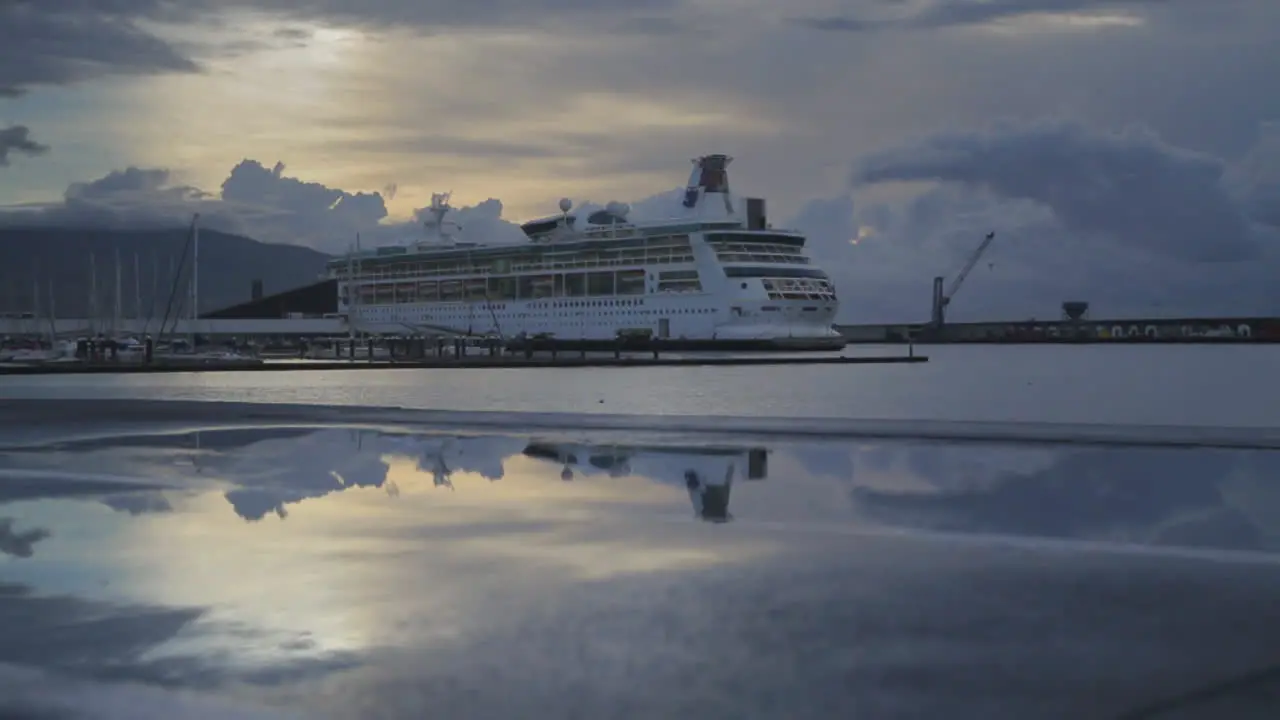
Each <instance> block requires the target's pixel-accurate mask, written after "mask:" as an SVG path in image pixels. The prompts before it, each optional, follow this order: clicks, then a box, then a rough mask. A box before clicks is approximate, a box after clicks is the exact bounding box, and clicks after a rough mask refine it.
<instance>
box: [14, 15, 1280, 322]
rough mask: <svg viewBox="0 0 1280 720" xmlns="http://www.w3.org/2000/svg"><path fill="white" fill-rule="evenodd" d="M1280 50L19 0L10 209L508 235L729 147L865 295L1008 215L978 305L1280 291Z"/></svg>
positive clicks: (286, 235)
mask: <svg viewBox="0 0 1280 720" xmlns="http://www.w3.org/2000/svg"><path fill="white" fill-rule="evenodd" d="M1277 77H1280V3H1274V2H1262V1H1258V0H1214V1H1213V2H1205V0H789V1H788V2H787V3H770V2H764V1H763V0H626V2H620V1H619V0H592V1H591V2H587V1H586V0H521V1H520V2H514V1H513V0H485V1H484V2H480V1H473V2H468V3H443V2H437V1H436V0H361V1H360V2H356V0H217V1H216V2H215V1H214V0H0V223H7V224H11V225H12V224H31V223H46V224H59V225H82V224H91V225H112V226H120V227H134V226H137V227H148V226H155V225H158V224H163V225H174V226H178V225H183V224H185V222H186V220H187V219H188V218H189V216H190V213H191V212H192V211H193V210H199V211H200V212H201V213H202V217H204V218H205V221H204V222H205V223H206V224H207V225H209V226H213V227H219V228H222V229H228V230H232V231H236V232H240V233H243V234H246V235H249V236H251V237H255V238H258V239H262V240H269V241H276V242H292V243H298V244H305V245H310V246H313V247H317V248H319V249H322V250H325V251H329V252H340V251H342V250H344V249H345V248H346V247H348V246H349V245H350V243H351V242H352V241H353V239H354V237H355V235H356V233H361V235H362V238H368V240H367V242H371V243H378V242H405V241H408V240H411V239H413V238H414V237H415V236H417V235H418V234H419V233H420V232H421V231H420V230H419V229H418V225H417V224H416V223H415V221H414V219H415V217H416V215H415V213H416V211H417V210H418V209H419V208H421V207H423V206H425V205H427V204H428V203H429V200H430V194H431V193H432V192H438V191H452V192H453V193H454V195H453V200H454V205H456V206H459V207H463V208H465V209H464V210H462V211H461V212H460V213H459V217H458V218H457V219H458V220H459V221H460V222H462V223H463V224H464V226H465V227H466V228H467V232H468V233H469V234H474V238H475V239H479V240H481V241H484V240H485V239H492V238H504V237H510V233H511V227H510V226H509V225H508V224H507V223H506V222H504V221H515V222H519V221H521V220H527V219H530V218H532V217H537V216H541V215H547V214H551V213H554V212H555V206H556V202H557V200H558V199H559V198H561V197H570V198H573V199H574V200H575V201H577V202H579V203H584V202H595V203H604V202H607V201H610V200H622V201H629V202H632V203H633V205H635V206H636V207H637V208H641V207H646V205H645V203H644V200H645V199H646V198H652V197H654V196H661V195H662V194H663V193H667V192H670V191H672V190H674V189H676V188H678V187H680V186H682V185H683V184H684V182H685V181H686V179H687V176H688V169H689V165H688V162H689V159H690V158H692V157H694V156H697V155H702V154H707V153H715V152H724V153H728V154H730V155H732V156H733V157H734V163H733V164H732V165H731V168H730V170H731V183H732V186H733V190H734V192H735V193H738V194H748V195H759V196H763V197H766V198H768V200H769V208H770V217H771V219H772V220H773V221H774V223H775V225H778V226H783V225H785V226H788V227H794V228H797V229H800V230H803V231H804V232H806V233H807V234H808V235H809V238H810V240H809V247H810V252H811V254H812V255H813V256H814V257H815V258H816V259H817V260H818V261H819V262H821V263H822V264H823V267H825V268H826V269H827V270H828V271H829V272H830V273H831V275H832V276H833V278H834V280H835V281H836V285H837V288H838V291H839V294H840V297H841V313H840V320H842V321H845V322H896V321H917V320H923V319H924V318H925V317H927V314H928V302H929V292H930V283H931V279H932V277H933V276H935V275H945V276H948V277H952V276H954V275H955V274H956V273H957V272H958V271H959V269H960V268H961V267H962V266H963V264H964V262H965V259H966V257H967V256H968V255H969V254H970V253H971V252H972V251H973V249H974V248H975V247H976V246H977V244H978V243H979V242H981V240H982V237H983V236H984V235H985V234H986V233H987V232H990V231H995V232H996V233H997V238H996V240H995V242H994V243H993V244H992V246H991V248H990V250H989V251H988V253H987V255H986V256H984V258H983V260H982V261H981V262H980V263H979V264H978V266H977V267H976V269H975V271H974V272H973V274H972V275H971V276H970V278H969V280H968V281H967V282H966V284H965V287H964V288H963V289H962V290H961V291H960V293H959V294H958V295H957V296H956V300H955V301H954V302H953V303H952V305H951V307H950V317H951V318H952V319H953V320H965V319H970V320H975V319H1013V320H1021V319H1028V318H1032V317H1036V318H1042V319H1043V318H1056V317H1057V316H1058V315H1059V314H1060V310H1059V306H1060V304H1061V303H1062V302H1063V301H1064V300H1086V301H1089V302H1090V303H1091V307H1092V310H1091V312H1092V314H1093V315H1094V316H1095V317H1116V316H1151V315H1166V316H1167V315H1214V314H1242V315H1252V314H1272V315H1274V314H1277V313H1278V312H1280V283H1278V282H1276V280H1275V278H1277V277H1280V273H1278V272H1277V271H1280V250H1278V249H1277V242H1278V241H1280V93H1276V92H1275V78H1277ZM651 205H652V204H651ZM481 236H483V237H481Z"/></svg>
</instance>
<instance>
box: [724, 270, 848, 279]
mask: <svg viewBox="0 0 1280 720" xmlns="http://www.w3.org/2000/svg"><path fill="white" fill-rule="evenodd" d="M724 274H725V275H727V276H729V277H771V278H822V279H824V280H825V279H826V278H827V274H826V273H825V272H823V271H821V270H818V269H817V268H780V267H727V268H725V269H724Z"/></svg>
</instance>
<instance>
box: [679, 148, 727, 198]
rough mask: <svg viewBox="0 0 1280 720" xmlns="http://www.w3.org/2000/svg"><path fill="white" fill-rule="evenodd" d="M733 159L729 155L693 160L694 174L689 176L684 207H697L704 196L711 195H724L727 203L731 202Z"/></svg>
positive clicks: (706, 156)
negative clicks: (730, 167)
mask: <svg viewBox="0 0 1280 720" xmlns="http://www.w3.org/2000/svg"><path fill="white" fill-rule="evenodd" d="M731 162H733V158H731V157H729V156H728V155H703V156H702V157H698V158H694V159H693V172H692V173H690V175H689V185H688V187H686V188H685V193H684V206H685V207H687V208H693V207H696V206H697V204H698V201H699V200H700V199H701V198H702V196H704V195H707V194H709V193H717V194H720V195H723V196H724V198H725V203H726V207H727V203H728V202H729V171H728V167H729V163H731Z"/></svg>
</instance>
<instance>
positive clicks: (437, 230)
mask: <svg viewBox="0 0 1280 720" xmlns="http://www.w3.org/2000/svg"><path fill="white" fill-rule="evenodd" d="M451 197H453V191H449V192H443V193H431V207H429V208H427V212H429V213H431V217H430V218H429V219H427V220H425V221H423V223H422V224H423V225H424V226H425V227H426V229H427V234H428V235H433V234H434V235H435V236H437V237H438V238H439V239H440V240H441V241H446V240H450V239H452V238H451V237H450V236H449V234H448V233H447V232H445V226H444V216H445V215H446V214H447V213H448V212H449V211H450V210H452V209H453V206H452V205H450V204H449V199H450V198H451ZM433 231H434V232H433Z"/></svg>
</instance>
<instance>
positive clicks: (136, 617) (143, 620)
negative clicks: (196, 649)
mask: <svg viewBox="0 0 1280 720" xmlns="http://www.w3.org/2000/svg"><path fill="white" fill-rule="evenodd" d="M200 614H201V611H200V610H198V609H193V608H182V609H173V608H160V607H152V606H135V607H119V606H113V605H110V604H107V603H101V602H93V601H88V600H80V599H77V598H70V597H49V596H42V595H36V594H34V593H32V592H31V591H29V590H28V589H27V588H25V587H23V586H20V585H3V584H0V627H3V628H4V629H5V639H4V642H3V643H0V662H5V663H14V664H20V665H34V666H36V667H42V668H51V669H53V668H61V669H68V670H71V669H74V670H77V671H80V672H85V673H88V674H109V673H110V672H111V671H112V669H113V668H117V667H120V666H122V665H124V664H130V665H133V666H134V667H135V668H137V671H138V673H139V677H140V678H141V677H145V676H150V677H148V678H147V679H155V678H159V677H163V671H162V670H161V669H160V668H147V667H145V663H144V662H143V658H144V655H145V654H146V653H147V652H148V651H149V650H151V649H152V648H154V647H155V646H157V645H159V644H160V643H162V642H164V641H166V640H169V639H170V638H172V637H173V636H174V635H176V634H177V633H178V632H179V631H180V630H182V629H183V628H184V627H186V626H187V625H188V624H189V623H191V622H192V621H194V620H195V619H196V618H198V617H199V616H200Z"/></svg>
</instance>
